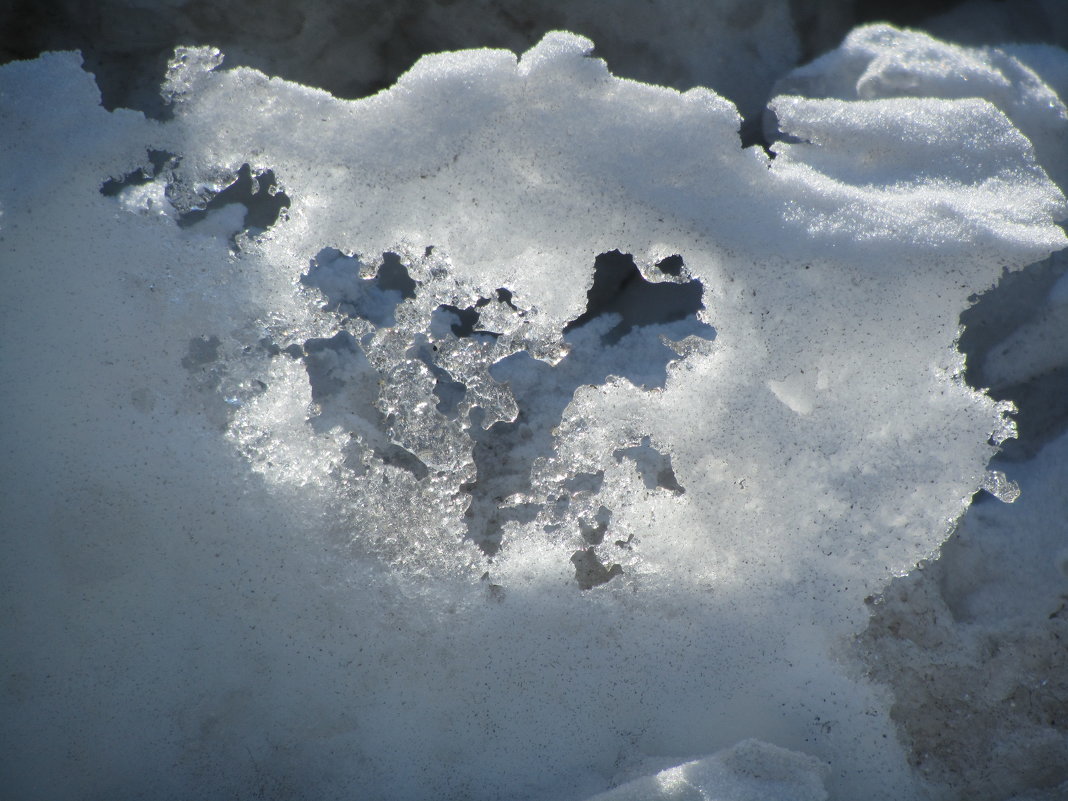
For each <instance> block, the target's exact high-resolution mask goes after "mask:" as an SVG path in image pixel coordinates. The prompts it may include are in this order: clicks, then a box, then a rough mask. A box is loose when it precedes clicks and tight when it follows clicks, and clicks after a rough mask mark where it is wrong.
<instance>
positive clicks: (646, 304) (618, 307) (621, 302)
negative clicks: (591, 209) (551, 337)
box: [564, 250, 704, 345]
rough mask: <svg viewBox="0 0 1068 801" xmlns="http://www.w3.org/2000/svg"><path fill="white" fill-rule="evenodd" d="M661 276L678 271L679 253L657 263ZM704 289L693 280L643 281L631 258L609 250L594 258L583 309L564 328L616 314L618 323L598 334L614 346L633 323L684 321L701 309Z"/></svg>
mask: <svg viewBox="0 0 1068 801" xmlns="http://www.w3.org/2000/svg"><path fill="white" fill-rule="evenodd" d="M657 266H658V267H660V270H661V272H663V273H664V274H665V275H671V276H678V275H680V274H681V272H682V267H683V262H682V257H681V256H671V257H669V258H668V259H665V260H664V261H662V262H660V264H658V265H657ZM703 294H704V289H703V287H702V286H701V282H700V281H697V280H691V281H687V282H686V283H673V282H668V281H664V282H657V283H654V282H652V281H648V280H646V278H645V276H643V275H642V274H641V271H640V270H639V269H638V267H637V265H636V264H635V263H634V257H633V256H631V255H630V254H629V253H620V252H619V251H618V250H613V251H611V252H610V253H602V254H601V255H600V256H598V257H597V261H596V262H595V263H594V267H593V286H592V287H591V288H590V290H589V292H587V293H586V311H585V313H584V314H582V315H581V316H580V317H578V318H576V319H575V320H572V321H571V322H570V323H568V324H567V325H566V326H565V327H564V334H569V333H570V332H572V331H574V330H575V329H576V328H580V327H582V326H584V325H586V324H588V323H589V322H590V321H592V320H594V319H596V318H597V317H600V316H601V315H606V314H618V315H619V317H620V320H619V322H618V323H617V324H616V325H615V326H614V327H613V328H611V329H610V330H609V331H607V332H605V333H604V334H602V335H601V339H602V342H603V343H604V344H605V345H614V344H615V343H616V342H618V341H619V340H620V339H622V338H623V337H624V336H625V335H626V334H628V333H630V331H631V330H632V329H633V328H635V327H636V326H649V325H657V324H663V323H670V322H674V321H676V320H685V319H686V318H687V317H691V316H694V315H696V314H697V312H698V311H700V310H701V309H703V308H704V304H703V303H702V302H701V296H702V295H703Z"/></svg>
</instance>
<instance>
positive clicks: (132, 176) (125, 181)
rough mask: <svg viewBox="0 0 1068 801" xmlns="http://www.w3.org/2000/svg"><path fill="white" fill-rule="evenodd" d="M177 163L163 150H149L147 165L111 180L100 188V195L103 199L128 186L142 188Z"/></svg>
mask: <svg viewBox="0 0 1068 801" xmlns="http://www.w3.org/2000/svg"><path fill="white" fill-rule="evenodd" d="M176 163H177V158H176V157H175V155H174V154H173V153H168V152H167V151H165V150H149V151H148V164H147V165H146V166H144V167H140V168H138V169H136V170H134V171H133V172H129V173H127V174H126V175H124V176H123V177H122V178H121V179H119V180H115V179H114V178H111V179H109V180H107V181H105V182H104V184H103V186H101V187H100V194H102V195H103V196H104V197H115V196H116V195H118V194H119V193H120V192H122V190H123V189H125V188H126V187H128V186H143V185H144V184H147V183H149V182H150V181H152V180H153V179H155V178H156V176H158V175H159V174H160V173H161V172H163V171H164V169H165V168H166V169H170V168H173V167H174V166H175V164H176Z"/></svg>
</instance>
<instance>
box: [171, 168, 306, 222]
mask: <svg viewBox="0 0 1068 801" xmlns="http://www.w3.org/2000/svg"><path fill="white" fill-rule="evenodd" d="M209 198H210V199H209V200H208V201H207V202H206V203H204V204H203V205H202V206H201V207H199V208H194V209H191V210H189V211H186V212H184V213H182V214H179V215H178V225H179V226H181V227H182V228H188V227H190V226H192V225H196V224H197V223H199V222H202V221H204V220H205V219H206V218H207V217H208V215H209V214H211V213H212V212H213V211H218V210H220V209H222V208H224V207H226V206H230V205H233V204H235V203H240V204H241V205H243V206H244V207H245V209H246V211H245V217H244V225H243V227H244V229H245V230H246V231H248V232H249V233H253V234H256V233H262V232H263V231H266V230H267V229H268V228H270V227H271V226H272V225H274V224H275V223H276V222H278V218H279V217H280V216H281V214H282V211H283V210H284V209H287V208H289V196H288V195H286V193H285V192H282V191H280V189H279V187H278V183H277V181H276V180H275V177H274V172H273V171H272V170H265V171H264V172H261V173H258V174H256V175H255V176H254V175H253V174H252V169H251V167H249V165H248V164H242V165H241V169H240V170H238V171H237V177H236V178H235V179H234V181H233V182H232V183H231V184H230V185H229V186H227V187H226V188H225V189H223V190H222V191H220V192H218V193H215V194H209Z"/></svg>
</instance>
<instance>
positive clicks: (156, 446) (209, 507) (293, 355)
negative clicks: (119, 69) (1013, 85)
mask: <svg viewBox="0 0 1068 801" xmlns="http://www.w3.org/2000/svg"><path fill="white" fill-rule="evenodd" d="M591 47H592V45H591V43H590V42H589V41H588V40H585V39H582V38H580V37H576V36H572V35H569V34H552V35H550V36H548V37H546V39H545V40H543V42H542V43H541V44H539V45H538V46H537V47H536V48H534V49H533V50H531V51H529V52H527V53H526V54H524V55H523V56H522V57H521V58H519V59H518V60H517V59H516V57H515V55H514V54H512V53H510V52H507V51H492V50H482V51H468V52H460V53H452V54H444V55H440V56H433V57H428V58H425V59H423V60H422V61H420V62H419V63H417V64H416V66H415V67H414V68H413V69H412V70H411V71H410V72H409V73H408V74H406V75H405V76H404V77H403V78H402V79H401V80H400V81H399V82H398V84H397V85H396V86H395V87H393V88H392V89H390V90H388V91H386V92H383V93H381V94H378V95H375V96H373V97H370V98H367V99H364V100H359V101H340V100H336V99H334V98H332V97H330V96H329V95H328V94H326V93H324V92H321V91H317V90H313V89H308V88H305V87H301V86H298V85H295V84H292V83H287V82H284V81H281V80H278V79H269V78H267V77H266V76H264V75H263V74H261V73H259V72H255V71H252V70H247V69H235V70H228V71H223V70H220V69H216V67H217V66H218V64H219V55H218V54H217V53H215V52H214V51H212V50H210V49H183V50H181V51H179V53H177V54H176V58H175V61H174V62H173V64H172V68H171V71H170V74H169V76H168V80H167V83H166V85H165V87H164V90H165V94H166V95H167V96H168V97H169V98H170V99H171V100H172V102H173V108H174V117H173V119H171V120H170V121H167V122H163V123H160V122H155V121H149V120H145V119H144V118H143V117H142V116H141V115H140V114H137V113H134V112H128V111H122V110H120V111H116V112H114V113H108V112H106V111H104V110H103V109H102V108H101V107H100V106H99V102H98V95H97V91H96V88H95V85H94V83H93V80H92V77H91V76H89V75H87V74H86V73H84V72H83V71H82V70H81V69H80V66H79V59H78V57H77V56H76V55H72V54H48V55H45V56H43V57H42V58H40V59H38V60H37V61H34V62H22V63H15V64H10V65H7V66H5V67H3V68H0V120H3V126H4V130H5V136H4V138H3V146H2V150H0V211H2V216H0V229H2V230H0V235H2V236H3V241H2V243H0V244H2V259H3V262H2V267H3V275H4V287H5V288H4V292H3V293H2V295H0V316H2V320H3V322H2V325H3V332H2V336H3V343H4V344H3V350H2V358H3V364H4V372H5V375H6V376H9V377H10V378H9V379H8V380H5V382H4V384H3V388H2V390H0V391H2V392H3V403H4V407H5V409H7V410H8V412H7V420H6V425H5V433H4V446H5V451H6V453H5V464H4V481H3V485H2V491H3V497H2V512H0V514H2V515H3V526H4V529H5V531H7V532H8V536H7V541H8V547H7V554H6V557H5V559H4V560H3V568H2V569H3V585H4V587H5V600H4V604H5V612H6V617H7V625H6V626H5V629H4V630H5V638H6V642H5V648H4V657H3V658H4V675H5V681H6V682H7V685H6V691H5V694H4V714H3V715H2V717H0V719H2V721H3V722H2V723H0V726H2V728H0V731H2V732H3V738H4V742H5V743H8V746H7V754H6V757H5V759H6V761H7V763H8V764H7V766H6V767H5V785H6V786H7V787H9V788H15V789H16V791H17V792H16V795H17V796H18V797H28V798H38V797H39V798H85V797H105V796H113V797H138V796H140V797H150V798H186V797H189V796H190V794H194V795H197V796H201V797H226V796H236V797H255V794H256V792H257V791H260V792H261V793H267V794H270V795H273V796H276V797H283V796H284V797H297V798H300V797H306V798H397V799H401V798H403V799H414V798H428V799H429V798H435V799H438V798H456V799H460V798H465V799H466V798H473V799H489V798H517V799H518V798H531V799H561V800H562V801H563V800H566V799H581V798H586V797H589V796H591V795H594V794H596V793H600V792H604V791H609V790H610V788H612V787H615V786H616V785H620V786H619V787H617V788H616V789H615V790H614V791H612V792H614V793H615V795H610V796H609V797H611V798H631V797H634V798H637V797H643V798H650V797H663V798H675V797H696V796H693V795H692V794H693V793H696V792H701V793H706V794H710V793H713V792H716V789H715V785H716V783H717V782H718V783H719V784H720V785H721V789H723V791H724V792H728V793H731V795H729V796H728V797H730V798H735V799H743V798H750V797H752V798H757V797H760V798H792V799H801V798H819V797H821V796H822V793H823V790H822V789H821V788H823V787H825V788H826V792H827V793H829V795H830V797H832V798H841V799H846V798H869V799H902V798H924V797H927V795H928V792H929V788H927V787H926V786H925V785H924V784H923V783H922V781H921V779H920V778H918V777H917V776H916V775H914V773H913V771H912V769H911V767H910V765H909V762H908V759H907V756H906V753H905V749H904V748H903V746H902V745H901V744H899V742H898V739H897V733H896V730H895V728H894V725H893V723H892V721H891V720H890V717H889V711H890V699H889V696H888V692H887V690H886V689H884V688H880V687H878V686H876V685H874V684H871V683H869V681H868V680H867V679H865V678H864V676H863V668H862V666H861V665H860V664H859V662H857V661H855V660H854V659H853V658H851V657H850V656H849V655H848V647H847V643H848V640H849V638H851V637H852V636H854V635H856V634H858V633H860V632H861V631H862V630H863V628H864V626H865V625H866V623H867V619H868V609H867V607H866V606H865V604H864V599H865V598H866V597H868V596H870V595H872V594H874V593H877V592H878V591H879V590H881V589H882V588H883V587H884V585H885V583H886V581H887V580H888V579H889V578H890V577H891V576H893V575H899V574H903V573H905V572H907V571H908V570H910V569H911V568H912V567H913V566H914V565H915V564H916V563H917V561H919V560H920V559H922V558H924V557H927V556H930V555H932V554H934V553H935V552H936V550H937V548H938V547H939V545H940V544H941V543H942V542H943V540H944V539H945V537H946V536H947V534H948V533H949V532H950V531H951V529H952V527H953V525H954V523H955V522H956V520H957V519H958V517H959V516H960V515H961V514H962V513H963V512H964V510H965V509H966V508H967V506H968V503H969V501H970V499H971V496H972V494H973V492H974V491H975V490H976V489H977V488H978V487H980V486H987V487H991V488H993V487H995V486H996V485H997V482H995V481H993V480H991V479H990V478H989V477H988V476H987V472H986V465H987V462H988V460H989V459H990V457H991V455H992V454H993V453H994V446H993V444H992V443H996V442H998V441H1000V440H1001V439H1003V438H1004V437H1005V436H1007V435H1008V434H1009V433H1010V431H1011V423H1010V422H1008V421H1007V419H1006V418H1005V412H1006V411H1007V408H1008V407H1007V406H1006V405H1004V404H999V403H995V402H994V401H992V400H991V399H990V398H988V397H986V396H985V395H982V394H980V393H977V392H975V391H973V390H971V389H969V388H968V387H967V386H966V385H965V384H964V382H963V380H962V378H961V373H962V370H963V367H964V365H963V359H962V357H961V356H960V355H959V354H958V353H957V351H956V350H955V348H954V341H955V339H956V337H957V335H958V317H959V314H960V312H961V311H962V310H963V309H964V308H965V307H966V306H967V305H968V302H969V297H970V296H972V295H973V294H974V293H977V292H980V291H982V290H984V289H986V288H987V287H989V286H990V285H992V284H993V283H994V281H995V280H996V279H997V278H998V276H999V275H1000V274H1001V271H1002V269H1003V268H1004V267H1009V268H1013V269H1014V268H1019V267H1023V266H1025V265H1027V264H1030V263H1032V262H1035V261H1038V260H1040V259H1042V258H1045V257H1046V256H1047V255H1048V254H1049V253H1050V252H1051V251H1053V250H1056V249H1058V248H1061V247H1063V246H1064V244H1065V238H1064V234H1063V232H1062V231H1061V229H1060V228H1059V227H1058V226H1056V225H1055V224H1054V221H1055V220H1056V219H1059V218H1061V217H1062V216H1063V215H1064V213H1065V208H1064V198H1063V196H1062V195H1061V194H1060V192H1059V190H1058V189H1057V188H1056V186H1055V185H1054V184H1053V183H1051V181H1050V179H1049V178H1048V177H1047V174H1046V172H1045V171H1043V169H1042V168H1041V167H1040V166H1039V165H1038V163H1037V162H1036V160H1035V155H1034V152H1033V151H1032V147H1031V143H1030V141H1029V140H1028V139H1027V138H1025V136H1024V135H1023V134H1021V133H1020V130H1018V129H1017V127H1016V125H1014V123H1013V120H1017V116H1016V115H1015V114H1014V113H1013V111H1011V110H1009V109H1007V108H1005V107H1004V106H1003V105H1000V104H996V101H995V102H994V103H992V102H989V101H988V100H986V99H982V97H979V96H975V95H966V96H952V95H949V96H944V97H943V96H937V97H919V98H917V97H900V96H896V95H893V96H880V97H878V98H871V99H868V98H862V99H858V98H855V97H852V96H846V95H845V94H841V93H839V94H835V93H833V92H815V91H813V92H812V94H813V95H818V97H817V98H816V99H809V98H806V97H803V96H801V95H796V94H795V95H789V96H781V97H779V98H777V99H776V100H775V101H773V103H772V109H773V111H774V113H775V115H776V121H777V125H778V128H779V129H780V130H781V131H783V133H784V134H785V140H784V142H782V143H779V144H777V145H775V146H774V147H773V151H774V153H775V156H774V158H771V157H770V156H769V155H768V154H766V153H765V152H764V151H762V150H760V149H759V148H751V149H745V150H743V149H742V148H741V147H740V145H739V140H738V135H737V130H738V126H739V123H740V120H739V117H738V115H737V112H736V111H735V109H734V107H733V106H732V105H731V104H730V103H728V102H727V101H725V100H723V99H722V98H720V97H718V96H717V95H715V94H714V93H712V92H710V91H707V90H700V89H698V90H692V91H690V92H687V93H685V94H679V93H677V92H675V91H672V90H668V89H663V88H659V87H653V86H648V85H643V84H638V83H633V82H630V81H625V80H619V79H616V78H614V77H612V76H611V75H610V74H609V73H608V71H607V69H606V67H605V65H604V63H603V62H601V61H600V60H598V59H596V58H593V57H590V55H589V53H590V50H591ZM1028 79H1029V80H1030V78H1028ZM1035 80H1036V81H1038V84H1035V85H1038V86H1045V85H1044V84H1042V83H1041V81H1040V80H1039V79H1037V78H1035ZM1028 85H1029V86H1031V84H1028ZM1036 92H1037V90H1036ZM1051 94H1052V93H1051ZM1037 96H1039V99H1040V100H1048V97H1046V96H1045V95H1037ZM1052 96H1053V97H1056V95H1052ZM1022 102H1023V101H1021V103H1022ZM1036 102H1037V101H1036ZM1061 108H1063V105H1062V107H1061ZM1003 112H1008V113H1009V116H1006V114H1005V113H1003ZM1010 117H1011V118H1012V119H1010ZM1017 125H1019V127H1020V129H1023V128H1024V127H1025V126H1024V123H1023V122H1020V121H1018V122H1017ZM1062 141H1063V139H1062ZM243 165H248V170H247V174H248V177H249V178H250V179H251V180H253V181H254V182H255V188H256V190H257V191H256V193H255V194H253V195H252V198H256V197H257V196H259V197H260V198H261V199H262V198H263V197H265V196H269V197H272V198H273V197H276V196H278V195H279V193H282V194H284V195H285V197H286V198H287V199H288V202H289V205H288V208H287V210H285V211H282V212H281V214H280V216H279V217H278V219H277V222H275V223H274V224H273V225H271V226H270V227H269V228H267V230H266V231H263V230H261V228H260V227H259V226H257V225H255V224H254V223H253V222H250V219H249V218H250V217H251V212H250V213H249V215H248V216H246V215H245V214H244V212H243V208H242V207H241V206H237V205H235V204H230V205H224V204H221V203H215V204H214V205H213V204H212V202H211V201H212V198H214V197H216V196H221V193H222V190H224V189H225V188H226V187H227V186H229V185H230V184H232V183H234V181H235V180H236V179H237V178H238V175H239V172H240V171H241V168H242V167H243ZM268 171H270V175H271V176H272V178H271V179H270V180H268V178H267V175H268ZM1050 172H1051V174H1052V172H1053V171H1052V170H1050ZM260 179H262V180H260ZM272 181H273V183H272ZM102 189H103V190H104V191H103V192H102V191H101V190H102ZM260 193H265V194H263V195H261V194H260ZM249 203H250V204H251V203H252V201H249ZM276 208H280V206H278V204H276ZM200 210H205V211H207V214H206V215H199V211H200ZM198 215H199V216H198ZM201 218H202V219H201ZM250 226H251V227H250ZM668 287H671V289H668ZM1051 302H1052V301H1051ZM1008 492H1009V489H1008V488H1006V493H1008ZM974 603H976V604H981V603H983V601H982V599H981V598H977V599H976V600H975V601H974ZM784 749H786V750H784ZM787 751H789V752H796V753H787ZM694 760H699V761H697V762H694ZM684 763H685V764H684ZM672 766H680V767H672ZM643 775H645V778H641V777H642V776H643ZM630 780H635V781H637V782H639V784H638V785H627V784H624V782H627V781H630ZM687 782H689V784H686V783H687ZM673 783H674V784H673ZM628 787H629V788H630V789H628ZM695 787H696V788H697V789H694V788H695ZM643 788H644V789H643ZM654 790H655V791H656V792H659V793H660V796H652V795H648V793H650V792H653V791H654ZM930 792H931V793H933V792H935V791H933V790H931V791H930ZM628 793H630V794H629V795H628ZM636 793H637V794H636ZM685 793H690V795H685ZM702 797H704V796H702ZM707 797H714V796H712V795H708V796H707Z"/></svg>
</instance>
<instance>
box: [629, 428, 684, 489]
mask: <svg viewBox="0 0 1068 801" xmlns="http://www.w3.org/2000/svg"><path fill="white" fill-rule="evenodd" d="M612 455H613V456H614V457H615V458H616V461H617V462H621V461H623V459H630V460H631V461H632V462H634V466H635V467H636V468H637V469H638V475H640V476H641V477H642V481H643V482H644V484H645V487H646V489H651V490H652V489H666V490H668V491H670V492H673V493H675V494H676V495H682V494H683V493H684V492H686V490H685V488H683V486H682V485H681V484H679V482H678V480H677V479H676V478H675V471H674V469H672V467H671V456H670V455H668V454H664V453H661V452H660V451H658V450H657V449H656V448H654V447H653V446H652V445H651V444H649V437H642V439H641V443H640V444H638V445H632V446H630V447H628V448H618V449H616V450H615V451H613V452H612Z"/></svg>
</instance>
